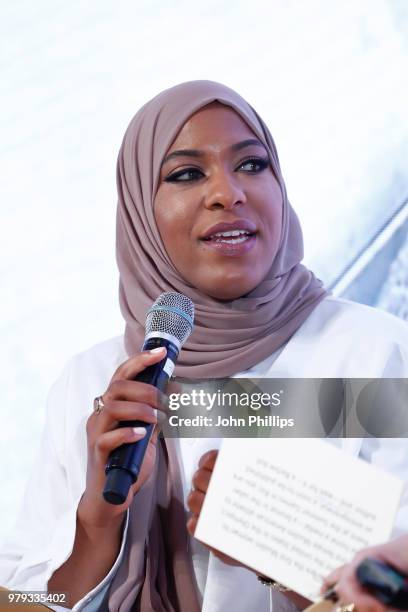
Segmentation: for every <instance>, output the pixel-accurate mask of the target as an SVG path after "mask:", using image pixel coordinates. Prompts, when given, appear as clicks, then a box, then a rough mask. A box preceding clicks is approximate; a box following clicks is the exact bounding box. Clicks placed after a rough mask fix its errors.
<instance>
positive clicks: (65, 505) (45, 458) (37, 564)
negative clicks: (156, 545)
mask: <svg viewBox="0 0 408 612" xmlns="http://www.w3.org/2000/svg"><path fill="white" fill-rule="evenodd" d="M69 382H70V364H68V366H67V367H66V368H65V369H64V371H63V373H62V375H61V376H60V378H59V379H58V380H57V381H56V382H55V383H54V385H53V386H52V387H51V390H50V392H49V395H48V401H47V413H46V423H45V427H44V430H43V434H42V438H41V443H40V448H39V450H38V452H37V456H36V459H35V461H34V464H33V466H32V469H31V475H30V477H29V479H28V483H27V485H26V489H25V493H24V497H23V503H22V507H21V509H20V512H19V514H18V516H17V520H16V523H15V526H14V530H13V532H12V534H11V535H10V536H9V537H8V538H6V540H5V541H4V543H3V546H2V549H1V551H0V585H1V586H4V587H7V588H8V589H12V590H24V591H47V584H48V581H49V579H50V577H51V576H52V574H53V573H54V571H55V570H56V569H57V568H59V567H60V566H61V565H62V564H63V563H64V562H65V561H66V560H67V559H68V557H69V556H70V554H71V552H72V548H73V544H74V538H75V530H76V512H77V508H78V503H79V501H80V499H81V497H82V494H83V490H84V488H85V474H77V478H75V479H74V480H76V482H75V485H73V483H72V480H73V478H72V474H70V477H68V475H69V470H68V469H67V466H65V465H64V460H63V457H64V454H63V453H61V450H60V449H61V448H63V444H64V441H63V437H64V422H65V419H64V398H65V397H67V394H68V387H69ZM127 523H128V518H127V519H126V523H125V528H124V530H123V536H122V545H121V550H120V552H119V555H118V558H117V559H116V562H115V564H114V566H113V567H112V568H111V570H110V571H109V573H108V575H107V576H106V577H105V578H104V579H103V580H102V581H101V583H100V584H99V585H97V587H95V588H94V589H93V590H92V591H91V592H90V593H88V594H87V595H86V596H85V597H84V599H83V600H81V602H78V604H76V605H75V608H74V609H75V610H77V609H82V607H83V604H84V603H87V602H88V601H90V599H92V598H93V597H94V596H96V594H97V593H98V592H99V591H100V590H101V589H102V588H104V587H106V585H107V583H108V582H110V581H111V580H112V578H113V576H114V574H115V572H116V570H117V568H118V567H119V565H120V561H121V558H122V556H123V548H124V544H125V540H126V534H127Z"/></svg>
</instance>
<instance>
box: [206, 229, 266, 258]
mask: <svg viewBox="0 0 408 612" xmlns="http://www.w3.org/2000/svg"><path fill="white" fill-rule="evenodd" d="M201 241H202V242H203V244H204V245H205V246H206V247H208V248H210V249H215V250H216V251H218V252H219V253H221V254H223V255H230V256H233V257H238V256H240V255H244V254H245V253H247V252H248V251H250V250H251V249H252V248H253V246H254V245H255V242H256V232H252V233H251V232H248V231H247V230H232V231H229V232H217V233H216V234H212V235H211V236H208V237H207V238H202V239H201Z"/></svg>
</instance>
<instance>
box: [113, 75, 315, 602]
mask: <svg viewBox="0 0 408 612" xmlns="http://www.w3.org/2000/svg"><path fill="white" fill-rule="evenodd" d="M216 100H217V101H219V102H221V103H223V104H226V105H227V106H230V107H231V108H233V109H234V110H235V111H236V112H237V113H238V114H239V115H240V116H241V117H242V118H243V119H244V120H245V121H246V122H247V124H248V125H249V126H250V128H251V129H252V130H253V132H254V134H256V136H257V137H258V138H259V139H260V140H261V141H262V142H263V143H264V144H265V146H266V147H267V150H268V152H269V156H270V160H271V164H272V168H273V170H274V173H275V176H276V177H277V179H278V181H279V184H280V187H281V190H282V194H283V219H282V232H281V236H280V243H279V249H278V251H277V254H276V257H275V258H274V260H273V261H271V267H270V270H269V273H268V275H267V277H266V278H265V279H264V280H263V282H262V283H261V284H260V285H258V286H257V287H256V288H255V289H254V290H253V291H251V292H250V293H249V294H248V295H245V296H243V297H240V298H239V299H236V300H232V301H230V302H222V301H219V300H216V299H214V298H212V297H209V296H208V295H204V294H202V293H200V292H199V291H198V290H197V289H196V288H195V287H192V286H191V285H190V284H188V283H187V282H186V281H185V280H184V279H183V278H182V277H181V276H180V274H179V273H178V271H177V270H176V269H175V267H174V266H173V264H172V262H171V261H170V259H169V257H168V255H167V253H166V249H165V246H164V244H163V243H162V241H161V238H160V235H159V232H158V229H157V226H156V223H155V219H154V197H155V193H156V190H157V184H158V177H159V170H160V164H161V162H162V159H163V157H164V156H165V154H166V152H167V150H168V148H169V147H170V145H171V143H172V142H173V140H174V139H175V137H176V135H177V133H178V132H179V130H180V129H181V127H182V126H183V124H184V123H185V121H186V120H187V119H188V118H189V117H190V116H191V115H192V114H193V113H194V112H196V111H197V110H199V109H200V108H202V107H203V106H205V105H207V104H209V103H210V102H214V101H216ZM117 186H118V195H119V202H118V211H117V261H118V266H119V272H120V289H119V292H120V306H121V310H122V314H123V316H124V318H125V320H126V331H125V346H126V350H127V352H128V354H129V355H132V354H134V353H137V352H139V351H140V348H141V346H142V344H143V339H144V326H145V318H146V312H147V310H148V308H149V307H150V306H151V304H152V303H153V302H154V301H155V300H156V298H157V297H158V296H159V295H160V293H162V292H163V291H179V292H181V293H184V294H185V295H187V296H189V297H190V298H191V299H192V301H193V302H194V305H195V326H194V331H193V333H192V334H191V336H190V337H189V339H188V340H187V342H186V344H185V346H184V347H183V350H182V351H181V353H180V356H179V359H178V363H177V366H176V370H175V373H176V375H178V376H183V377H187V378H188V377H190V378H210V377H213V378H220V377H226V376H230V375H231V374H235V373H237V372H240V371H242V370H245V369H247V368H250V367H251V366H254V365H256V364H257V363H258V362H260V361H261V360H262V359H264V358H266V357H267V356H269V355H270V354H271V353H273V352H274V351H275V350H277V349H278V348H279V347H281V346H282V345H283V344H284V343H285V342H287V340H288V339H289V338H290V337H291V336H292V334H293V333H294V332H295V331H296V330H297V329H298V328H299V326H300V325H301V324H302V323H303V321H305V319H306V318H307V317H308V315H309V314H310V313H311V312H312V310H313V309H314V308H315V307H316V306H317V304H318V303H319V302H320V301H321V300H322V299H323V298H324V296H325V295H326V293H327V292H326V291H325V289H324V288H323V287H322V284H321V282H320V281H319V280H317V279H316V278H315V276H314V275H313V273H312V272H310V271H309V270H307V269H306V268H305V267H304V266H302V265H301V264H300V261H301V259H302V257H303V242H302V233H301V229H300V226H299V222H298V219H297V216H296V214H295V212H294V211H293V209H292V208H291V206H290V204H289V202H288V199H287V196H286V189H285V184H284V182H283V178H282V176H281V171H280V167H279V161H278V155H277V152H276V149H275V145H274V142H273V140H272V136H271V135H270V133H269V130H268V128H267V127H266V125H265V124H264V123H263V121H262V119H261V118H260V117H259V116H258V115H257V113H256V112H255V111H254V110H253V109H252V107H251V106H249V104H248V103H247V102H245V100H243V99H242V98H241V97H240V96H239V95H238V94H237V93H235V92H234V91H232V90H231V89H229V88H228V87H225V86H224V85H220V84H219V83H214V82H212V81H192V82H189V83H182V84H181V85H177V86H176V87H172V88H171V89H168V90H166V91H164V92H162V93H161V94H159V95H158V96H156V97H155V98H153V100H151V101H150V102H148V103H147V104H145V105H144V106H143V107H142V108H141V109H140V110H139V112H138V113H137V114H136V115H135V117H134V118H133V119H132V121H131V122H130V125H129V127H128V129H127V131H126V134H125V136H124V139H123V143H122V146H121V149H120V152H119V158H118V166H117ZM176 444H177V441H176V440H170V439H168V440H164V439H159V442H158V445H157V458H156V464H155V471H154V473H153V474H152V476H151V477H150V479H149V480H148V481H147V483H145V485H144V486H143V487H142V489H141V490H140V491H139V493H138V494H137V495H136V496H135V498H134V500H133V502H132V505H131V507H130V516H129V531H128V536H127V541H126V547H125V552H124V558H123V561H122V563H121V565H120V568H119V570H118V572H117V574H116V576H115V578H114V580H113V582H112V584H111V588H110V590H109V594H108V601H107V605H108V607H109V610H110V611H111V612H129V611H130V610H133V611H137V612H150V611H155V612H198V611H199V610H200V609H201V596H200V593H199V591H198V589H197V586H196V581H195V576H194V570H193V565H192V560H191V555H190V551H189V536H188V534H187V531H186V520H187V517H186V512H185V510H184V499H183V487H182V481H181V470H182V467H181V466H180V465H179V463H178V461H179V460H178V454H177V449H176ZM254 580H255V578H254Z"/></svg>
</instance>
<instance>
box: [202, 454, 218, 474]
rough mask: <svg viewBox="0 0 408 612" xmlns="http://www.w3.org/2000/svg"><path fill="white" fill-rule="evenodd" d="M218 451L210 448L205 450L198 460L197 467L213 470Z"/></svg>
mask: <svg viewBox="0 0 408 612" xmlns="http://www.w3.org/2000/svg"><path fill="white" fill-rule="evenodd" d="M217 456H218V451H217V450H210V451H207V452H206V453H205V454H204V455H203V456H202V457H201V459H200V461H199V462H198V467H200V468H204V469H206V470H213V469H214V465H215V462H216V461H217Z"/></svg>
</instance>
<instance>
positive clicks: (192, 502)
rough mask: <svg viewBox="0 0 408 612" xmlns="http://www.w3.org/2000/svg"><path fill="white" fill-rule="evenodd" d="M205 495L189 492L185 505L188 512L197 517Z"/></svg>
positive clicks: (198, 492) (199, 492)
mask: <svg viewBox="0 0 408 612" xmlns="http://www.w3.org/2000/svg"><path fill="white" fill-rule="evenodd" d="M204 499H205V495H204V493H202V492H201V491H191V492H190V494H189V496H188V497H187V505H188V507H189V509H190V511H191V512H192V513H193V514H196V515H197V516H198V515H199V514H200V512H201V508H202V505H203V503H204Z"/></svg>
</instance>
